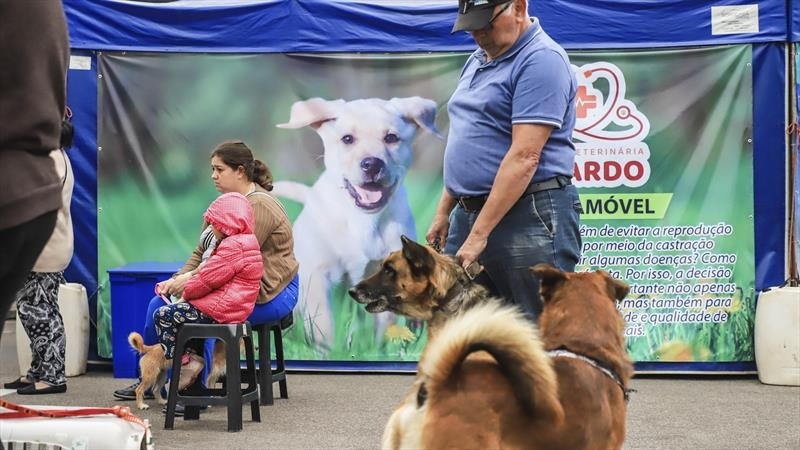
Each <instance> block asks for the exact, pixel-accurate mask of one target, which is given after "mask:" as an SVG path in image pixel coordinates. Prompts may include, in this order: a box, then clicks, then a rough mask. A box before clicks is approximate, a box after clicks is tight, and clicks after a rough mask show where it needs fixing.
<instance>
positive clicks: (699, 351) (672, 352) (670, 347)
mask: <svg viewBox="0 0 800 450" xmlns="http://www.w3.org/2000/svg"><path fill="white" fill-rule="evenodd" d="M656 357H657V358H658V359H659V360H661V361H708V360H709V359H710V358H711V351H710V350H709V349H708V348H707V347H706V346H704V345H703V344H699V343H690V342H686V341H667V342H664V343H662V344H661V347H659V348H658V350H656Z"/></svg>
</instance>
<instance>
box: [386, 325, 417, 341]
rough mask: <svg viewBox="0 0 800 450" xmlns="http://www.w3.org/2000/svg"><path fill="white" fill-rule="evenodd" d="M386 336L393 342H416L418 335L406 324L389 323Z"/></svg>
mask: <svg viewBox="0 0 800 450" xmlns="http://www.w3.org/2000/svg"><path fill="white" fill-rule="evenodd" d="M384 336H386V339H388V340H389V341H391V342H414V341H416V340H417V337H416V336H415V335H414V333H412V332H411V330H409V329H408V327H407V326H405V325H403V326H400V325H396V324H392V325H389V328H387V329H386V333H384Z"/></svg>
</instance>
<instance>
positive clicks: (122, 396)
mask: <svg viewBox="0 0 800 450" xmlns="http://www.w3.org/2000/svg"><path fill="white" fill-rule="evenodd" d="M139 383H141V381H137V382H136V383H133V384H132V385H130V386H128V387H126V388H122V389H117V390H116V391H114V397H116V398H117V399H119V400H136V388H137V387H139ZM154 398H155V397H154V396H153V390H152V389H148V390H146V391H144V399H145V400H153V399H154ZM161 398H167V389H166V388H163V387H162V388H161Z"/></svg>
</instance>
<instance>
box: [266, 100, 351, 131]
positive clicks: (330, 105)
mask: <svg viewBox="0 0 800 450" xmlns="http://www.w3.org/2000/svg"><path fill="white" fill-rule="evenodd" d="M344 104H345V101H344V100H341V99H339V100H325V99H322V98H319V97H314V98H310V99H308V100H301V101H299V102H294V104H292V109H291V111H290V113H289V121H288V122H286V123H279V124H278V125H276V126H277V127H278V128H303V127H307V126H310V127H311V128H313V129H315V130H316V129H317V128H319V127H320V126H321V125H322V124H323V123H324V122H326V121H328V120H333V119H335V118H336V117H338V116H339V111H340V110H341V108H342V106H344Z"/></svg>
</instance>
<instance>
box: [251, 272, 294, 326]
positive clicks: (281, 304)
mask: <svg viewBox="0 0 800 450" xmlns="http://www.w3.org/2000/svg"><path fill="white" fill-rule="evenodd" d="M298 280H299V277H298V276H295V277H294V279H293V280H292V281H291V282H290V283H289V284H288V285H287V286H286V287H285V288H283V290H282V291H281V292H280V294H278V295H277V296H276V297H275V298H273V299H272V300H271V301H269V302H268V303H263V304H261V305H256V306H255V308H253V312H252V313H250V317H248V318H247V320H248V321H249V322H250V323H251V324H253V325H258V324H262V323H267V322H272V321H273V320H278V319H281V318H283V317H284V316H286V315H287V314H289V313H290V312H292V310H293V309H294V306H295V305H296V304H297V297H298V291H299V289H298V286H299V281H298Z"/></svg>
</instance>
